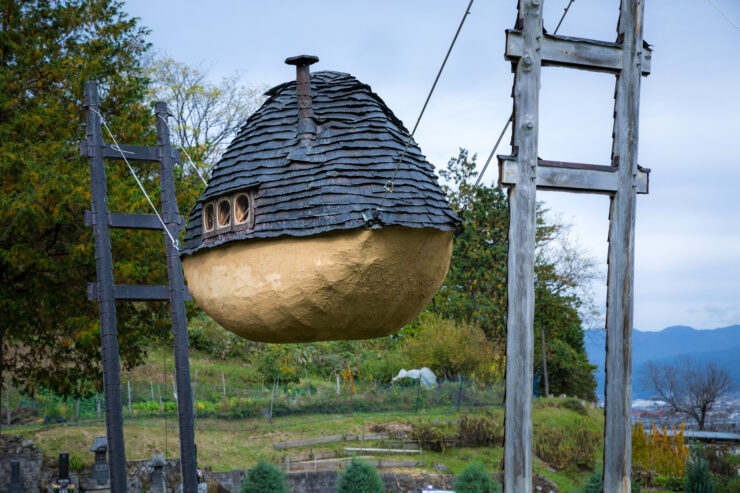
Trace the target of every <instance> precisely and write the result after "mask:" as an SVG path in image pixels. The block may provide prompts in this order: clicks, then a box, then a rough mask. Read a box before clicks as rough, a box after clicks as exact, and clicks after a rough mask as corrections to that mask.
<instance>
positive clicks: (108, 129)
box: [90, 108, 180, 251]
mask: <svg viewBox="0 0 740 493" xmlns="http://www.w3.org/2000/svg"><path fill="white" fill-rule="evenodd" d="M90 110H92V111H93V112H94V113H95V114H97V115H98V116H99V117H100V122H101V123H102V124H103V126H104V127H105V130H106V131H107V132H108V135H110V138H111V140H112V141H113V146H112V147H113V149H114V150H116V151H118V152H120V153H121V157H122V158H123V160H124V161H125V162H126V166H128V170H129V171H130V172H131V175H132V176H133V177H134V180H136V183H137V184H138V185H139V188H140V189H141V192H142V193H143V194H144V197H146V201H147V202H149V205H150V206H151V208H152V210H153V211H154V214H155V215H156V216H157V219H159V222H160V223H162V228H163V229H164V232H165V233H167V236H169V237H170V240H172V246H174V247H175V250H177V251H180V243H179V242H178V241H177V240H176V239H175V237H174V236H172V233H170V230H169V229H168V228H167V225H166V224H165V223H164V221H163V220H162V216H160V215H159V212H157V208H156V207H154V204H153V203H152V200H151V199H150V198H149V194H148V193H146V190H145V189H144V185H142V184H141V180H139V177H138V176H136V171H134V168H133V167H132V166H131V163H129V162H128V159H126V151H124V150H123V149H121V146H119V145H118V142H117V141H116V138H115V137H114V136H113V132H111V131H110V128H108V124H107V123H105V118H103V115H101V114H100V113H99V112H98V111H97V110H95V109H94V108H90Z"/></svg>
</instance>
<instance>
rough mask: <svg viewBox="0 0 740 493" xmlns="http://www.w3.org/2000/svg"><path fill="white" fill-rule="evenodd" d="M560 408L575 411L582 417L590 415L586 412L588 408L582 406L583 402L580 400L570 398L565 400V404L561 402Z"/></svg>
mask: <svg viewBox="0 0 740 493" xmlns="http://www.w3.org/2000/svg"><path fill="white" fill-rule="evenodd" d="M558 407H562V408H564V409H570V410H571V411H575V412H577V413H578V414H580V415H581V416H586V415H587V414H588V411H587V410H586V407H585V406H584V405H583V404H581V401H580V400H578V399H573V398H572V397H569V398H567V399H565V400H564V401H563V402H561V403H560V404H559V405H558Z"/></svg>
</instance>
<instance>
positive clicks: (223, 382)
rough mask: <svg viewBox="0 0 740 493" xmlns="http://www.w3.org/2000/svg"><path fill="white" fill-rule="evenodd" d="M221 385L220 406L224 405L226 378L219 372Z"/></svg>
mask: <svg viewBox="0 0 740 493" xmlns="http://www.w3.org/2000/svg"><path fill="white" fill-rule="evenodd" d="M221 385H222V386H223V393H222V394H221V406H222V407H226V379H225V378H224V372H221Z"/></svg>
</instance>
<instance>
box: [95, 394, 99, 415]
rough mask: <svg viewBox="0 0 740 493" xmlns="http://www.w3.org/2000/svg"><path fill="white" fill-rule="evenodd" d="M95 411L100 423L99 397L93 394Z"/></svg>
mask: <svg viewBox="0 0 740 493" xmlns="http://www.w3.org/2000/svg"><path fill="white" fill-rule="evenodd" d="M95 409H96V411H97V415H98V421H100V396H99V395H98V393H97V392H95Z"/></svg>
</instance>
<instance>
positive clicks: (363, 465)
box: [337, 459, 385, 493]
mask: <svg viewBox="0 0 740 493" xmlns="http://www.w3.org/2000/svg"><path fill="white" fill-rule="evenodd" d="M384 491H385V487H384V486H383V480H382V479H380V474H378V471H376V470H375V468H374V467H373V466H372V465H370V464H368V463H367V462H365V461H361V460H358V459H352V462H350V463H349V465H348V466H347V470H346V471H344V472H343V473H342V475H341V476H340V477H339V482H338V483H337V492H338V493H383V492H384Z"/></svg>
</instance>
